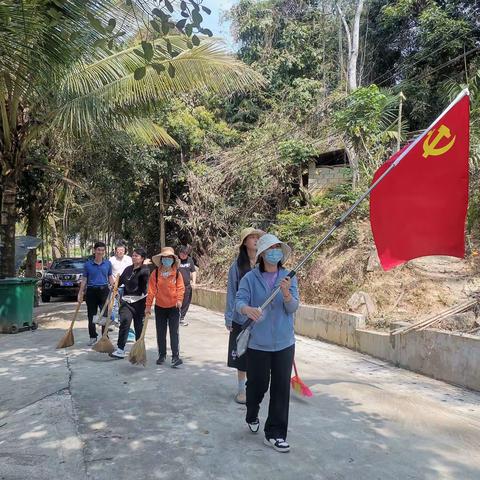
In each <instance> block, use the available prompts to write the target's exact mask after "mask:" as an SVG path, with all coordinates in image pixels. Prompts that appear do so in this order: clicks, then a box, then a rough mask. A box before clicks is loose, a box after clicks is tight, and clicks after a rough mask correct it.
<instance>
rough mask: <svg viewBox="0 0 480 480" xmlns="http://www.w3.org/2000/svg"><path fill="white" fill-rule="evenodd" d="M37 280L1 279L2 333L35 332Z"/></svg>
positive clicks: (0, 310)
mask: <svg viewBox="0 0 480 480" xmlns="http://www.w3.org/2000/svg"><path fill="white" fill-rule="evenodd" d="M36 284H37V279H35V278H3V279H0V333H18V332H20V331H22V330H35V329H36V328H37V324H36V323H35V322H34V321H33V297H34V292H35V286H36Z"/></svg>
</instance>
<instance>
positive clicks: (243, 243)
mask: <svg viewBox="0 0 480 480" xmlns="http://www.w3.org/2000/svg"><path fill="white" fill-rule="evenodd" d="M263 234H264V232H263V231H262V230H257V229H255V228H251V227H250V228H244V229H243V230H242V231H241V232H240V243H239V245H238V256H237V258H236V259H235V260H234V261H233V263H232V265H231V266H230V270H229V272H228V283H227V301H226V306H225V326H226V327H227V330H228V331H229V332H230V335H229V339H228V359H227V365H228V366H229V367H231V368H235V369H236V370H237V379H238V391H237V394H236V395H235V401H236V402H237V403H241V404H244V403H246V400H247V397H246V394H245V382H246V377H247V373H246V372H247V357H246V355H243V356H241V357H238V356H237V344H236V339H237V337H238V335H239V333H240V332H241V330H242V327H241V324H242V323H244V321H245V319H242V318H241V317H242V315H241V314H239V313H237V311H236V310H235V296H236V295H237V290H238V285H239V284H240V280H241V279H242V278H243V276H244V275H245V274H246V273H248V272H249V271H250V270H251V269H252V268H253V267H254V266H255V259H256V255H257V242H258V239H259V238H260V237H261V236H262V235H263Z"/></svg>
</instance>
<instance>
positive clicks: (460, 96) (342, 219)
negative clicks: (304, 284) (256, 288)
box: [243, 88, 469, 329]
mask: <svg viewBox="0 0 480 480" xmlns="http://www.w3.org/2000/svg"><path fill="white" fill-rule="evenodd" d="M465 95H469V91H468V88H465V89H464V90H462V91H461V92H460V93H459V94H458V95H457V96H456V98H455V99H454V100H453V101H452V102H451V103H450V105H448V107H447V108H445V110H443V112H442V113H441V114H440V115H438V116H437V117H436V118H435V120H434V121H433V122H432V123H431V124H430V125H429V127H428V128H427V129H426V130H424V132H423V133H422V134H420V135H419V136H418V137H417V138H416V139H415V140H414V141H413V142H412V143H411V144H410V145H408V147H407V148H406V149H405V150H404V151H403V152H402V153H401V154H400V155H399V156H398V157H397V158H396V159H395V160H394V161H393V162H392V163H391V165H390V166H389V167H388V168H387V169H386V170H385V171H384V172H383V173H382V174H381V175H380V176H379V177H378V178H377V180H376V181H375V182H374V183H372V185H370V188H369V189H368V190H367V191H365V192H364V193H363V194H362V195H361V196H360V197H359V198H358V199H357V200H356V201H355V203H354V204H353V205H352V206H351V207H350V208H349V209H348V210H347V211H346V212H345V213H344V214H343V215H342V216H341V217H340V218H339V219H338V220H337V221H336V222H335V223H334V224H333V226H332V227H331V228H330V230H329V231H328V232H327V234H326V235H325V236H324V237H323V238H322V239H321V240H320V241H319V242H318V243H317V244H316V245H315V246H314V247H313V248H312V250H310V252H309V253H308V254H307V255H305V257H303V259H302V260H301V261H300V263H298V264H297V265H296V267H295V268H294V269H293V270H291V271H290V272H289V273H288V278H293V277H294V276H295V275H296V274H297V272H298V271H299V270H300V268H302V267H303V265H305V263H306V262H308V260H309V259H310V258H311V257H312V256H313V254H314V253H315V252H316V251H317V250H318V249H319V248H320V247H321V246H322V245H323V244H324V243H325V242H326V241H327V240H328V239H329V238H330V237H331V236H332V235H333V234H334V232H335V231H336V230H337V229H338V228H339V227H340V226H341V225H342V224H343V223H344V222H345V220H346V219H347V218H348V217H349V216H350V215H351V213H352V212H353V211H354V210H355V209H356V208H357V207H358V205H359V204H360V203H361V202H363V200H365V198H367V197H368V196H369V195H370V193H371V192H372V190H374V189H375V188H376V187H377V186H378V185H379V183H380V182H381V181H382V180H383V179H384V178H385V177H386V176H387V175H388V174H389V173H390V172H391V171H392V170H393V169H394V168H395V167H396V166H397V165H398V164H399V163H400V162H401V161H402V160H403V159H404V158H405V156H406V155H408V154H409V153H410V151H411V150H412V149H413V148H415V146H416V145H418V144H419V143H420V142H421V141H422V140H423V139H424V138H425V137H426V136H427V135H428V132H429V131H430V130H431V129H432V128H433V127H434V126H435V124H436V123H437V122H438V120H439V119H440V118H441V117H443V116H444V115H445V114H447V112H449V111H450V110H451V109H452V108H453V107H454V106H455V105H456V104H457V103H458V102H459V101H460V100H462V99H463V97H464V96H465ZM279 291H280V287H279V286H278V287H277V288H276V289H275V290H274V291H273V292H272V294H271V295H270V296H269V297H268V298H267V299H266V300H265V302H263V304H262V305H261V306H260V307H259V308H260V310H263V309H264V308H266V307H267V306H268V305H269V304H270V302H271V301H272V300H273V299H274V298H275V297H276V295H277V293H278V292H279ZM252 322H253V320H252V319H250V318H249V319H248V320H247V321H246V322H245V323H244V324H243V329H246V328H248V327H250V325H251V324H252Z"/></svg>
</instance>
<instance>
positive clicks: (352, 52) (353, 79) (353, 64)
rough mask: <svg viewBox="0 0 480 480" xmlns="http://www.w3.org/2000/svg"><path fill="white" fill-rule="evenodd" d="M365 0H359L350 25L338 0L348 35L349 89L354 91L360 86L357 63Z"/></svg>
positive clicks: (338, 7)
mask: <svg viewBox="0 0 480 480" xmlns="http://www.w3.org/2000/svg"><path fill="white" fill-rule="evenodd" d="M363 3H364V0H358V3H357V7H356V9H355V17H354V19H353V25H352V26H351V27H350V26H349V25H348V22H347V18H346V16H345V14H344V13H343V10H342V8H341V7H340V4H339V3H338V2H337V10H338V13H339V15H340V19H341V20H342V24H343V28H344V30H345V34H346V36H347V46H348V60H347V90H348V92H353V91H354V90H356V89H357V88H358V79H357V63H358V51H359V44H360V18H361V16H362V11H363Z"/></svg>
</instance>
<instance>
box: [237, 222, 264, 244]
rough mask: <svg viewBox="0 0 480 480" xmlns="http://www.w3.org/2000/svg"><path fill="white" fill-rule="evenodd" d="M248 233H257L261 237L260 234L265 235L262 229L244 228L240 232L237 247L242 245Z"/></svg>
mask: <svg viewBox="0 0 480 480" xmlns="http://www.w3.org/2000/svg"><path fill="white" fill-rule="evenodd" d="M249 235H258V236H259V237H261V236H262V235H265V232H264V231H263V230H259V229H257V228H253V227H248V228H244V229H243V230H242V231H241V232H240V243H239V244H238V246H239V247H241V246H242V245H243V242H244V241H245V239H246V238H247V237H248V236H249Z"/></svg>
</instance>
